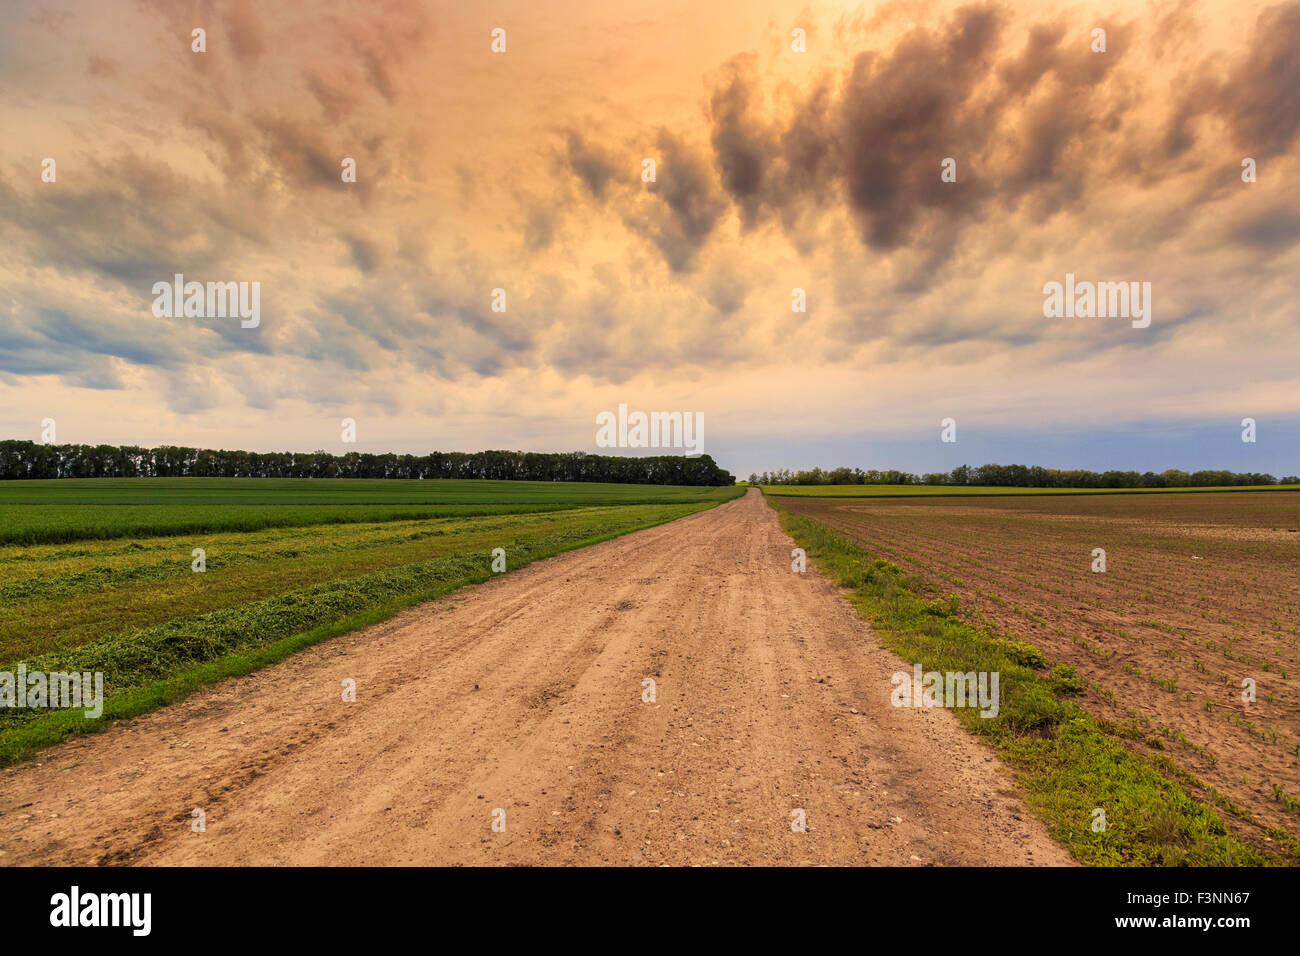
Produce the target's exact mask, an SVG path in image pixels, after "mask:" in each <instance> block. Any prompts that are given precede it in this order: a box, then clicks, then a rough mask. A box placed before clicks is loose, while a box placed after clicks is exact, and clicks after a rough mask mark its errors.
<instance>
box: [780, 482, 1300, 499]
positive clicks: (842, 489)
mask: <svg viewBox="0 0 1300 956" xmlns="http://www.w3.org/2000/svg"><path fill="white" fill-rule="evenodd" d="M760 487H761V488H762V489H763V494H766V495H774V496H777V497H788V498H900V497H926V496H950V497H951V496H957V497H961V496H967V497H970V496H980V495H1153V494H1196V493H1198V492H1219V491H1300V485H1234V486H1230V487H1223V488H1012V487H1007V486H992V485H982V486H981V485H761V486H760Z"/></svg>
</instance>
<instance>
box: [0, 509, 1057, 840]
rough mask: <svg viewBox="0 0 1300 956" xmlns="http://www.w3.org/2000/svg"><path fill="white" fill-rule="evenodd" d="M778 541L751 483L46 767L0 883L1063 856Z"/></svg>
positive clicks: (21, 808)
mask: <svg viewBox="0 0 1300 956" xmlns="http://www.w3.org/2000/svg"><path fill="white" fill-rule="evenodd" d="M793 546H794V545H793V542H792V541H791V540H790V539H789V538H788V537H787V536H786V535H785V534H784V533H783V532H782V531H781V530H780V528H779V527H778V524H777V520H776V516H775V514H774V513H773V512H772V510H771V509H770V508H768V507H767V505H766V504H765V503H764V502H763V500H762V498H761V496H760V495H759V494H758V492H757V491H750V492H749V493H748V495H746V496H745V497H744V498H741V499H738V500H736V501H733V502H730V503H728V504H725V505H722V506H721V507H718V508H715V509H713V510H711V511H706V512H702V513H700V514H696V515H692V516H690V517H687V518H684V519H682V520H680V521H675V522H673V523H671V524H667V525H663V526H660V527H657V528H651V529H649V530H646V531H641V532H638V533H636V534H632V535H628V536H625V537H622V538H617V539H615V540H612V541H607V542H605V543H603V544H598V545H595V546H593V547H590V548H585V549H583V550H580V551H575V552H570V553H568V554H564V555H560V556H558V557H555V558H550V559H548V560H546V561H541V562H538V563H536V564H533V565H531V566H529V567H527V568H524V569H522V570H520V571H517V572H511V573H509V574H507V575H504V576H502V577H500V578H496V579H493V580H492V581H490V582H488V583H486V584H483V585H481V586H479V587H476V588H473V589H471V590H467V591H463V592H461V593H459V594H455V595H452V596H450V597H448V598H446V599H443V600H440V601H435V602H432V603H429V604H426V605H423V606H420V607H417V608H412V609H410V610H408V611H405V612H403V613H401V614H400V615H398V616H397V617H395V618H393V619H391V620H390V621H387V622H385V623H383V624H380V625H376V626H374V627H370V628H367V629H365V630H363V631H358V632H356V633H353V634H350V635H347V636H344V637H341V638H336V639H335V640H332V641H329V642H326V643H324V644H320V645H317V646H315V647H313V648H310V649H308V650H305V651H303V652H301V653H299V654H297V655H295V656H294V657H292V658H291V659H289V660H287V661H284V662H282V663H280V664H278V665H275V666H273V667H270V668H267V669H265V670H263V671H260V672H258V673H256V674H252V675H249V676H247V677H243V678H235V679H231V680H228V681H225V682H223V683H221V684H219V685H216V686H214V687H213V688H212V689H209V690H206V691H204V692H201V693H198V694H196V695H194V696H193V697H191V698H189V699H188V700H186V701H184V702H182V703H180V704H178V705H175V706H172V707H168V708H165V709H162V710H159V711H156V712H154V713H153V714H150V715H148V716H145V717H142V718H138V719H136V720H133V721H130V722H127V723H123V724H120V725H118V726H115V727H112V728H110V729H109V730H108V731H106V732H105V733H102V734H98V735H95V736H93V737H86V738H81V739H79V740H75V741H72V742H70V743H68V744H65V745H62V746H60V747H57V748H54V749H52V750H49V751H46V752H45V753H43V754H42V755H40V757H39V759H37V760H35V761H33V762H30V763H28V764H24V765H19V766H17V767H13V768H10V769H8V770H4V771H0V864H7V865H15V864H37V863H39V864H46V863H72V864H89V863H113V864H121V863H132V864H191V863H195V864H243V863H271V864H454V863H467V864H519V863H525V864H528V863H531V864H602V863H614V864H659V863H671V864H694V863H701V864H715V863H716V864H724V865H726V864H809V863H812V864H857V863H862V864H866V863H874V864H902V865H909V864H910V865H924V864H988V863H998V864H1029V863H1037V864H1062V863H1066V862H1068V858H1067V856H1066V854H1065V853H1064V851H1062V850H1061V849H1059V848H1058V847H1057V846H1056V845H1055V844H1054V843H1052V842H1051V840H1050V839H1049V838H1048V837H1047V835H1046V833H1045V831H1044V829H1043V827H1042V826H1041V824H1039V823H1038V821H1037V820H1036V819H1035V818H1033V817H1031V816H1030V814H1029V813H1028V812H1027V811H1026V810H1025V809H1024V808H1023V806H1022V805H1021V803H1020V801H1019V799H1018V798H1017V797H1016V796H1015V795H1014V794H1013V793H1012V791H1011V789H1010V779H1009V776H1008V773H1007V771H1006V770H1005V769H1004V768H1003V767H1002V765H1001V764H1000V763H999V762H998V761H997V760H996V759H995V758H994V757H993V756H992V754H991V752H989V751H988V750H987V749H985V748H984V747H983V746H982V745H981V744H979V743H977V742H975V741H974V740H973V739H972V738H971V737H970V736H969V735H968V734H967V733H966V732H965V731H964V730H963V729H962V728H961V727H960V726H959V725H958V724H957V722H956V720H955V719H953V717H952V715H951V714H950V713H948V712H946V711H934V710H912V709H905V708H897V709H896V708H893V707H891V706H890V703H889V695H890V690H891V687H890V684H889V677H890V675H891V674H892V673H894V672H895V671H896V670H899V669H909V668H910V664H907V663H905V662H902V661H900V660H899V659H898V658H896V657H894V656H893V655H892V654H890V653H888V652H886V651H884V650H882V649H880V648H879V647H878V646H877V643H876V641H875V640H874V638H873V636H872V635H871V632H870V629H869V628H868V626H867V625H866V624H865V623H864V622H862V621H861V620H859V619H858V617H857V616H856V614H855V613H854V612H853V610H852V609H851V608H850V607H849V605H848V603H847V602H846V601H843V600H842V599H840V598H839V597H838V596H837V594H836V591H835V589H834V588H833V587H832V586H831V585H830V584H829V583H828V582H827V581H826V580H825V579H823V578H822V577H821V576H820V575H818V574H817V573H816V571H815V570H814V569H813V568H811V567H810V568H809V571H808V573H806V574H796V573H793V572H792V571H791V569H790V549H791V548H792V547H793ZM349 678H350V679H352V680H354V681H355V682H356V701H355V703H345V702H344V701H343V699H342V697H343V690H342V684H343V682H344V681H345V680H346V679H349ZM646 678H650V679H652V680H653V681H654V682H655V683H654V690H655V700H654V702H653V703H648V702H644V701H643V700H642V696H643V693H644V692H645V691H646V690H648V689H649V688H648V687H645V686H644V685H643V681H644V680H645V679H646ZM196 808H198V809H201V810H202V811H203V813H204V822H205V825H206V832H201V833H200V832H194V829H193V827H192V824H194V823H196V822H197V820H196V818H195V817H194V815H193V811H194V810H195V809H196ZM498 809H500V810H502V811H504V824H505V828H504V832H495V831H494V830H493V820H494V811H497V810H498ZM796 810H803V811H804V813H805V814H806V820H807V832H794V831H793V829H792V826H791V823H792V820H794V817H792V813H793V812H794V811H796ZM496 818H497V819H498V820H500V819H501V815H500V814H496Z"/></svg>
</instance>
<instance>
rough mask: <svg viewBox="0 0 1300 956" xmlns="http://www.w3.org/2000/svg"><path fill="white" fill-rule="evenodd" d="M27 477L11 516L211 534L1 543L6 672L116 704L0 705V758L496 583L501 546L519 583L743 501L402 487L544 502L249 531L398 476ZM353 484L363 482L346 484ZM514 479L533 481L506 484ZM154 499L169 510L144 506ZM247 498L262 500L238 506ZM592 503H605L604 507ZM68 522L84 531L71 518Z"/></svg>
mask: <svg viewBox="0 0 1300 956" xmlns="http://www.w3.org/2000/svg"><path fill="white" fill-rule="evenodd" d="M191 481H192V482H194V483H195V484H194V485H193V486H190V485H189V484H188V483H189V482H191ZM11 484H12V483H11ZM23 484H26V485H28V486H29V487H28V488H27V489H25V490H22V491H19V492H17V493H13V497H14V498H17V499H22V500H23V503H21V504H19V503H14V502H13V501H12V500H11V501H9V502H8V507H12V508H14V509H27V510H28V511H29V512H30V514H29V515H28V525H29V527H32V528H35V529H37V530H39V529H40V527H41V525H40V515H41V514H42V513H45V512H46V510H47V509H46V508H45V507H44V506H43V505H42V504H41V503H40V499H41V493H42V489H41V488H39V487H32V486H37V485H43V486H45V487H49V488H50V497H52V498H54V499H61V500H62V504H61V507H64V508H69V509H77V508H88V509H92V510H95V511H97V510H98V509H103V508H110V509H112V507H113V506H112V505H110V504H107V503H106V499H108V500H111V499H112V497H113V496H114V495H123V496H125V497H128V498H135V499H136V500H137V503H136V504H135V505H134V507H137V508H140V509H142V510H143V515H142V517H141V519H140V521H141V522H142V523H145V524H149V525H151V526H155V527H163V528H167V529H169V530H175V529H176V528H177V527H178V523H177V522H176V521H174V520H172V518H173V515H171V514H170V513H169V511H170V509H172V508H181V509H191V508H200V509H209V514H208V515H207V517H206V518H205V519H204V520H205V521H206V522H207V525H206V526H207V527H209V528H210V529H211V530H208V531H204V532H187V533H185V534H181V535H175V534H170V535H164V536H156V537H146V536H140V537H136V536H134V535H132V536H131V537H130V538H129V539H124V538H123V537H120V536H114V535H108V536H103V537H100V538H98V539H89V538H76V537H74V539H73V540H72V541H71V542H66V541H64V542H59V543H51V544H39V545H31V546H17V545H8V546H0V668H2V669H4V670H8V671H13V670H14V669H16V667H17V665H18V663H20V662H22V663H25V664H26V665H27V668H28V670H29V671H44V672H53V671H73V670H76V671H91V672H96V671H98V672H102V673H103V675H104V684H105V697H106V704H105V711H104V717H102V718H100V719H97V720H96V719H87V718H86V717H84V715H83V714H82V712H81V711H79V710H78V711H66V710H39V709H36V710H33V709H26V710H17V709H8V708H0V764H5V763H9V762H12V761H14V760H17V759H21V758H22V757H25V756H27V755H30V754H31V753H32V752H34V751H35V750H36V749H37V748H39V747H42V746H46V745H49V744H51V743H54V742H56V741H57V740H59V739H61V738H62V737H64V736H66V735H68V734H72V733H83V732H91V731H95V730H99V729H102V727H104V726H105V725H106V724H107V723H109V722H110V721H111V720H112V719H114V718H119V717H125V716H129V715H133V714H138V713H142V712H143V711H145V710H148V709H150V708H152V707H156V706H158V705H160V704H163V703H167V702H169V701H172V700H175V699H177V698H178V697H181V696H183V695H184V694H186V693H189V692H190V691H192V690H193V689H195V688H196V687H199V686H202V685H203V684H204V683H208V682H210V681H213V680H218V679H220V678H222V677H225V676H229V675H231V674H239V673H247V672H248V671H250V670H254V669H256V668H257V667H260V666H263V665H265V664H267V663H270V662H272V661H274V660H279V659H280V658H282V657H284V656H285V655H286V654H289V653H291V652H292V651H294V650H296V649H298V648H300V647H304V646H307V645H308V644H311V643H314V642H316V641H319V640H323V639H325V638H327V637H331V636H334V635H336V634H340V633H343V632H345V631H347V630H349V629H351V628H353V627H358V626H361V625H363V624H368V623H373V622H374V621H377V620H382V619H383V618H385V617H387V616H389V615H391V614H392V613H393V612H395V611H396V610H398V609H400V608H402V607H405V606H407V605H409V604H412V603H416V602H418V601H421V600H426V599H428V598H431V597H435V596H438V595H440V594H445V593H447V592H448V591H451V590H454V589H456V588H459V587H463V586H465V585H467V584H473V583H476V582H479V581H482V580H485V579H486V578H488V577H490V576H491V552H492V549H493V548H497V547H500V548H503V549H504V550H505V552H506V560H507V573H509V572H510V571H514V570H517V569H518V568H520V567H523V566H524V565H526V564H528V563H529V562H531V561H535V560H537V559H539V558H543V557H548V556H550V555H553V554H558V553H560V552H562V551H566V550H570V549H572V548H577V547H582V546H584V545H587V544H591V543H594V542H596V541H600V540H604V539H607V538H610V537H614V536H616V535H620V534H626V533H628V532H630V531H635V530H638V529H640V528H645V527H650V526H653V525H656V524H661V523H663V522H665V521H671V520H674V519H675V518H679V517H682V516H684V515H687V514H690V513H692V512H695V511H699V510H702V509H704V508H708V507H712V506H713V505H715V504H717V503H719V502H720V501H723V500H726V499H728V498H731V497H735V496H736V495H738V494H740V493H741V491H742V490H741V489H733V488H722V489H717V488H675V487H669V488H665V487H663V486H636V485H595V486H576V487H560V488H556V487H554V486H553V485H552V484H551V483H542V482H528V483H522V482H519V483H516V482H479V483H476V482H396V483H395V484H399V485H406V486H407V487H406V488H405V489H403V488H397V489H394V490H393V491H392V492H387V493H388V494H393V495H397V496H399V497H400V496H401V495H402V494H407V495H411V496H416V495H426V496H437V495H442V496H444V497H447V498H451V497H455V498H457V499H458V500H457V501H456V502H454V503H455V504H460V505H464V506H466V507H468V508H473V509H491V508H492V507H493V505H494V504H496V503H497V502H498V501H499V499H502V498H508V499H517V500H513V501H509V502H506V504H508V505H511V506H515V507H520V508H531V509H532V510H529V511H528V512H526V513H518V514H492V513H489V514H475V515H472V516H465V515H455V516H451V517H447V516H435V517H428V518H418V519H414V520H412V519H406V518H404V519H402V520H388V521H374V520H361V519H352V520H350V521H348V522H346V523H336V522H333V521H332V519H333V517H334V512H333V511H332V509H334V508H336V507H338V506H337V504H335V505H320V504H316V503H300V504H299V505H297V506H296V507H300V508H324V509H326V510H325V511H324V512H323V513H321V514H318V515H317V516H316V517H318V518H319V519H320V521H321V522H322V523H316V524H306V525H302V524H299V525H297V526H289V527H280V526H277V525H276V524H274V523H272V524H270V525H263V526H259V529H258V530H253V531H247V532H244V531H238V530H229V528H228V527H226V526H228V525H229V524H230V523H231V522H232V521H234V522H235V523H238V517H239V512H240V510H241V509H243V508H245V507H261V508H265V509H270V510H272V511H273V512H274V514H279V512H280V511H282V510H284V509H282V508H281V507H280V506H277V505H274V504H268V503H264V501H259V500H257V499H259V498H261V499H265V498H267V497H269V498H270V499H271V500H272V501H273V500H274V499H275V497H276V495H278V494H284V495H285V497H286V499H288V500H293V499H295V498H298V497H301V496H310V495H318V494H320V493H321V492H325V493H326V494H332V495H333V496H334V497H335V500H336V501H337V499H338V498H339V497H346V496H349V495H356V496H357V497H359V498H361V499H362V500H364V499H365V498H366V497H367V496H371V497H374V496H376V495H378V494H381V493H383V489H381V488H376V487H373V486H376V485H383V484H385V483H384V482H378V481H376V482H368V481H355V482H354V481H351V480H341V481H337V482H328V481H321V482H305V481H285V482H281V481H260V480H256V479H163V480H160V481H159V482H156V483H155V482H135V481H130V480H127V481H117V480H112V479H109V480H105V481H102V482H94V481H84V482H83V481H78V482H76V483H75V484H76V485H79V486H81V487H80V488H74V489H66V490H65V489H61V488H59V487H57V486H58V485H60V484H62V483H61V482H54V481H50V482H25V483H23ZM354 484H355V485H359V486H363V487H359V488H356V489H351V488H348V487H341V486H349V485H354ZM516 484H528V485H531V486H534V487H530V488H519V489H515V488H513V487H507V488H502V486H514V485H516ZM140 485H146V486H148V485H152V486H153V487H152V488H149V487H145V488H140V487H139V486H140ZM243 485H247V486H248V487H247V488H244V487H241V486H243ZM367 485H368V486H371V487H369V488H367V487H364V486H367ZM412 485H424V486H431V485H442V486H444V487H442V488H433V489H429V488H427V487H426V488H425V489H424V490H419V489H414V488H411V487H410V486H412ZM276 486H278V487H276ZM304 486H312V487H304ZM320 486H326V487H324V488H321V487H320ZM330 486H332V487H330ZM536 486H541V487H536ZM149 495H153V496H156V499H157V500H153V501H150V502H148V503H145V502H143V501H139V499H140V498H141V497H147V496H149ZM241 497H243V498H249V499H253V500H254V501H256V503H253V504H248V505H245V504H241V503H239V499H240V498H241ZM529 497H531V498H532V504H531V505H530V504H529V502H528V501H527V500H526V499H528V498H529ZM476 498H477V500H475V499H476ZM196 499H204V500H200V501H198V502H197V503H196ZM638 499H640V500H638ZM593 501H594V502H602V503H601V504H598V505H596V506H593V505H592V504H591V502H593ZM172 502H176V503H175V504H172ZM288 507H295V506H288ZM349 507H356V506H355V505H349ZM360 507H365V506H364V505H363V506H360ZM401 507H409V506H408V505H405V504H403V505H401ZM438 507H443V506H438ZM557 509H558V510H557ZM273 516H274V515H273ZM111 520H112V516H111V515H110V521H111ZM135 521H136V519H135V518H129V519H127V520H125V521H122V522H121V523H119V524H118V525H116V526H112V525H110V530H120V529H121V528H122V527H137V526H138V524H135V523H133V522H135ZM71 527H72V528H73V529H74V530H77V529H78V526H77V525H76V524H75V523H74V524H73V525H72V526H71ZM195 547H201V548H203V549H204V550H205V551H206V553H207V555H206V559H207V570H206V571H204V572H203V573H196V572H195V571H193V570H192V569H191V561H192V560H193V559H192V557H191V551H192V549H193V548H195Z"/></svg>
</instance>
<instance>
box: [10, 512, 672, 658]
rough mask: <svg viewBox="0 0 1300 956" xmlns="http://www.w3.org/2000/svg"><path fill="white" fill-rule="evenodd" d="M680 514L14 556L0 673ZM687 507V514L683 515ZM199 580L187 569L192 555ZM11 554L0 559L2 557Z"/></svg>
mask: <svg viewBox="0 0 1300 956" xmlns="http://www.w3.org/2000/svg"><path fill="white" fill-rule="evenodd" d="M682 507H683V506H680V505H678V506H672V505H631V506H626V507H621V508H580V509H568V510H565V511H560V512H541V513H529V514H522V515H493V516H488V517H476V518H463V519H462V518H453V519H447V518H442V519H434V520H431V521H426V522H394V523H382V524H377V525H359V524H353V525H343V526H339V525H324V526H313V527H308V528H284V529H271V530H267V531H260V532H253V533H249V534H222V535H196V536H194V537H192V538H172V537H168V538H146V539H143V540H142V541H134V540H133V541H130V542H128V543H126V544H125V545H124V544H122V543H120V542H116V541H113V542H91V543H87V544H81V545H77V546H64V545H45V546H39V547H34V548H27V549H23V552H24V553H25V555H26V556H28V557H31V558H34V559H35V560H34V561H31V562H24V561H14V562H7V561H3V560H0V590H5V591H7V593H8V596H9V599H8V600H0V665H2V664H5V663H7V662H9V661H16V660H19V659H23V658H26V657H30V656H33V655H36V654H43V653H48V652H51V651H54V650H58V649H62V648H70V647H76V646H79V645H81V644H85V643H88V642H90V641H95V640H100V639H103V638H107V637H112V636H114V635H116V634H119V633H122V632H124V631H133V630H140V629H143V628H147V627H151V626H153V625H155V624H158V623H160V622H163V621H169V620H173V619H175V618H181V617H194V616H196V615H199V614H205V613H209V612H212V611H218V610H220V609H222V608H225V607H229V606H232V605H237V604H246V603H249V602H251V601H256V600H260V599H262V598H267V597H271V596H273V595H276V594H280V593H284V592H286V591H295V590H299V589H301V588H306V587H310V586H312V585H316V584H324V583H326V582H329V581H334V580H341V579H345V578H353V577H359V576H361V575H363V574H369V573H372V572H378V571H383V570H386V569H390V568H397V567H401V566H404V565H408V564H416V563H419V562H424V561H430V560H433V559H435V558H440V557H447V556H450V555H455V554H463V553H475V554H480V555H484V556H486V555H487V554H488V553H489V552H490V551H491V549H492V548H494V547H504V548H506V549H507V550H509V549H510V548H511V547H512V545H513V543H514V542H516V541H527V540H530V539H532V538H536V537H548V536H553V535H557V534H561V533H565V532H566V531H567V530H568V529H571V528H578V529H590V528H591V527H600V526H603V525H604V523H605V522H609V521H614V520H618V521H620V522H630V523H633V524H640V523H643V522H657V521H659V520H663V519H664V517H665V516H673V515H679V514H682V513H684V512H683V511H682V510H681V508H682ZM688 507H689V506H688ZM195 547H201V548H203V549H204V550H205V551H206V553H207V570H206V571H205V572H203V573H195V572H194V571H192V570H191V562H192V560H193V558H192V557H191V553H192V550H193V549H194V548H195ZM9 550H12V549H0V555H2V554H4V553H5V552H6V551H9Z"/></svg>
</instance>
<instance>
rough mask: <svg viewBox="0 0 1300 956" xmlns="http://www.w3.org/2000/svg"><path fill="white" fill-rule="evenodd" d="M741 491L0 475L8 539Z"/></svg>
mask: <svg viewBox="0 0 1300 956" xmlns="http://www.w3.org/2000/svg"><path fill="white" fill-rule="evenodd" d="M738 493H739V492H738V491H737V490H736V489H734V488H725V487H724V488H697V487H685V486H678V485H621V484H600V483H595V482H590V483H588V482H559V481H446V480H432V481H414V480H400V479H383V478H373V479H370V478H65V479H58V480H48V479H47V480H40V481H5V482H0V544H42V543H58V542H63V541H77V540H86V539H97V538H123V537H134V536H141V535H175V534H193V533H197V532H209V531H256V530H260V529H263V528H272V527H287V526H293V525H319V524H347V523H356V522H370V521H395V520H402V519H418V518H438V517H453V516H461V517H470V516H475V515H494V514H524V513H535V512H540V511H561V510H564V509H568V508H577V507H583V506H607V505H619V504H688V503H700V502H718V501H725V500H726V499H728V498H731V497H734V496H735V495H736V494H738Z"/></svg>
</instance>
